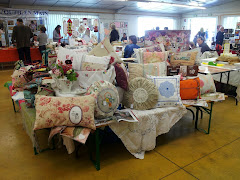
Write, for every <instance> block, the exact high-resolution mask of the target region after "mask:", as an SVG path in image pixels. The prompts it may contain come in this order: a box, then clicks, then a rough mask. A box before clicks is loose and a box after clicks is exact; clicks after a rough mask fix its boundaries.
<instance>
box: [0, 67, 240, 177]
mask: <svg viewBox="0 0 240 180" xmlns="http://www.w3.org/2000/svg"><path fill="white" fill-rule="evenodd" d="M11 74H12V71H9V70H8V71H0V92H1V99H0V107H1V108H0V127H1V130H0V172H1V173H0V179H3V180H5V179H10V180H12V179H41V180H43V179H54V180H55V179H88V180H90V179H104V180H112V179H114V180H115V179H131V180H135V179H137V180H139V179H144V180H150V179H154V180H155V179H174V180H175V179H177V180H178V179H183V180H188V179H218V180H219V179H224V180H226V179H227V180H228V179H240V118H239V117H240V105H239V106H235V103H234V100H233V99H232V98H228V99H227V100H226V101H224V102H222V103H216V104H215V106H214V112H213V120H212V128H211V133H210V134H209V135H206V134H203V133H201V132H198V131H196V130H195V129H194V126H193V121H192V120H191V116H190V114H188V115H186V116H185V117H184V118H182V120H180V121H179V122H178V123H177V124H176V125H175V126H174V127H173V128H172V129H171V131H170V132H169V133H167V134H165V135H161V136H159V137H158V138H157V147H156V148H155V149H154V150H153V151H150V152H147V153H146V155H145V159H144V160H139V159H136V158H134V157H133V156H132V155H131V154H130V153H129V152H128V151H127V150H126V149H125V147H124V146H123V145H122V143H115V144H112V145H105V146H104V147H103V148H102V149H101V158H102V161H101V170H100V171H96V170H95V168H94V166H93V165H92V163H91V162H90V160H89V159H88V155H87V149H86V148H83V149H81V150H80V152H79V155H80V157H79V158H78V159H76V158H75V154H72V155H68V154H67V152H66V150H65V149H64V148H62V149H56V150H53V151H46V152H43V153H41V154H39V155H34V153H33V148H32V144H31V141H30V138H29V137H28V136H27V134H26V133H25V132H24V130H23V127H22V123H21V116H20V114H19V113H14V112H13V108H12V103H11V100H10V95H9V92H8V90H7V88H4V87H3V84H4V83H5V82H6V81H8V80H11V77H10V75H11ZM205 117H207V115H205ZM205 122H206V119H205V118H204V119H203V120H202V122H201V126H205V125H206V123H205Z"/></svg>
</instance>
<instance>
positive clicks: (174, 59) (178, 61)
mask: <svg viewBox="0 0 240 180" xmlns="http://www.w3.org/2000/svg"><path fill="white" fill-rule="evenodd" d="M197 54H198V52H181V53H175V54H172V55H171V60H170V63H171V65H172V66H188V65H189V66H193V65H194V64H195V60H196V56H197Z"/></svg>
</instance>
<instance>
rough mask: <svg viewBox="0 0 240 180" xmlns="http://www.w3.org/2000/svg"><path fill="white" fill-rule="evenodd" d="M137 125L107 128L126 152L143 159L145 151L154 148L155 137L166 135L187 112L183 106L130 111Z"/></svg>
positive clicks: (119, 124)
mask: <svg viewBox="0 0 240 180" xmlns="http://www.w3.org/2000/svg"><path fill="white" fill-rule="evenodd" d="M132 112H133V113H134V115H135V116H136V117H137V119H138V121H139V122H137V123H132V122H122V123H113V124H110V125H109V127H110V128H111V129H112V131H113V132H114V133H115V134H116V135H117V136H118V137H119V138H120V139H121V140H122V142H123V144H124V146H125V147H126V148H127V150H128V151H129V152H130V153H131V154H132V155H134V156H135V157H136V158H139V159H144V154H145V151H151V150H153V149H154V148H155V146H156V137H157V136H159V135H161V134H165V133H167V132H168V131H169V130H170V128H171V127H172V126H173V125H174V124H176V123H177V122H178V121H179V120H180V119H181V118H182V117H183V115H184V114H186V113H187V110H186V108H185V107H184V106H180V107H167V108H156V109H152V110H145V111H138V110H132Z"/></svg>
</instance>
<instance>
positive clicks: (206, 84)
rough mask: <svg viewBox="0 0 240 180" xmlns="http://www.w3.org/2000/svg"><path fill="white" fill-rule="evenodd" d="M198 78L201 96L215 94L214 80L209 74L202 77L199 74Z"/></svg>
mask: <svg viewBox="0 0 240 180" xmlns="http://www.w3.org/2000/svg"><path fill="white" fill-rule="evenodd" d="M198 77H199V78H200V91H201V94H207V93H215V92H216V86H215V84H214V80H213V77H212V75H211V74H209V75H202V74H199V75H198Z"/></svg>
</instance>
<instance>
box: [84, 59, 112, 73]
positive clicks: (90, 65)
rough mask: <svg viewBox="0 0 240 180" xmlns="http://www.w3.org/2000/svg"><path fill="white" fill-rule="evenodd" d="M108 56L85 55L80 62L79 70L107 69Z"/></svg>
mask: <svg viewBox="0 0 240 180" xmlns="http://www.w3.org/2000/svg"><path fill="white" fill-rule="evenodd" d="M109 62H110V56H103V57H97V56H92V55H85V56H84V57H83V60H82V64H81V71H104V70H107V68H108V64H109Z"/></svg>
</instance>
